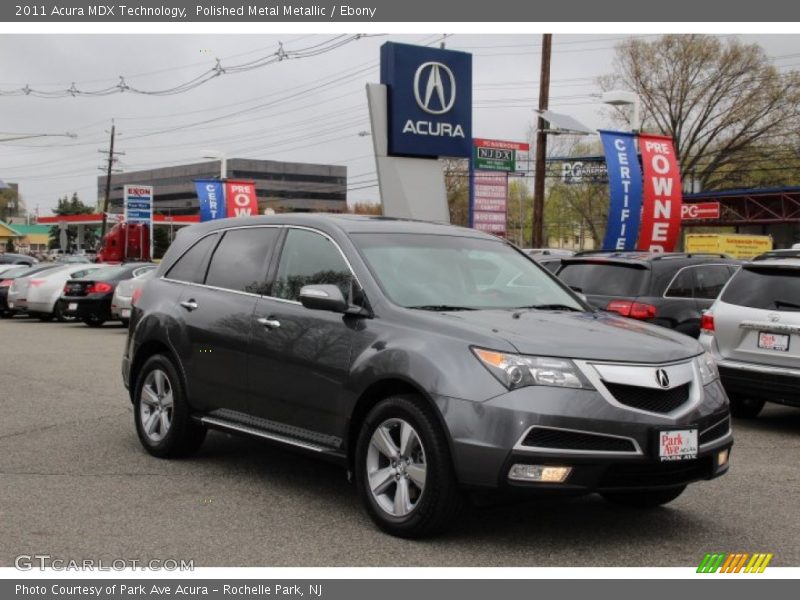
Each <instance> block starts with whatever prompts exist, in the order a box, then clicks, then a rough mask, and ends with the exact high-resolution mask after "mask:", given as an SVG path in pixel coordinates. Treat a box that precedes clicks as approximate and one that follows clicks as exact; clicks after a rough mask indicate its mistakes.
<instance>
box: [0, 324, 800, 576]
mask: <svg viewBox="0 0 800 600" xmlns="http://www.w3.org/2000/svg"><path fill="white" fill-rule="evenodd" d="M125 336H126V330H125V329H123V328H122V327H121V326H119V325H118V324H115V323H107V324H106V325H105V326H103V327H102V328H100V329H90V328H88V327H86V326H85V325H83V324H69V323H40V322H39V321H36V320H32V319H25V318H15V319H11V320H2V321H0V409H2V418H0V566H12V565H13V561H14V557H15V556H17V555H20V554H37V553H38V554H50V555H51V556H53V557H60V558H64V559H76V560H77V559H86V558H92V559H103V560H113V559H129V560H131V559H136V560H151V559H167V558H172V559H193V560H194V564H195V566H266V567H269V566H621V567H624V566H696V565H697V564H698V563H699V562H700V560H701V559H702V558H703V556H704V554H705V553H706V552H710V551H723V552H732V551H745V552H772V553H774V554H775V557H774V558H773V561H772V563H771V564H772V565H774V566H798V565H800V541H799V540H800V502H798V501H800V468H798V459H800V410H794V409H790V408H783V407H777V406H768V407H767V408H766V409H765V411H764V412H763V413H762V415H761V417H759V419H757V420H756V421H751V422H742V421H737V422H735V423H734V434H735V440H736V442H735V446H734V451H733V456H732V467H731V471H730V473H729V474H728V475H727V476H724V477H722V478H720V479H717V480H714V481H711V482H704V483H700V484H696V485H694V486H691V487H690V488H689V490H688V491H687V492H686V493H685V494H684V495H683V496H681V497H680V498H679V499H678V500H676V501H675V502H673V503H672V504H670V505H669V506H668V507H666V508H661V509H657V510H654V511H645V512H637V511H630V510H624V509H620V508H617V507H614V506H611V505H609V504H606V503H605V502H604V501H602V500H601V499H600V498H599V497H596V496H591V497H585V498H577V499H571V500H567V501H555V500H552V499H548V500H537V501H526V502H524V503H514V504H510V505H502V506H496V505H495V506H483V507H475V508H471V509H469V510H468V511H467V512H466V513H465V514H464V516H463V520H462V522H461V523H460V525H459V526H458V527H457V528H456V529H455V530H454V531H452V532H451V533H449V534H447V535H445V536H442V537H439V538H436V539H433V540H425V541H406V540H400V539H395V538H392V537H389V536H387V535H385V534H382V533H380V532H379V531H378V530H377V529H375V528H374V527H373V525H372V523H371V521H369V519H368V518H367V516H366V514H365V513H364V512H363V510H362V508H361V506H360V503H359V501H358V498H357V497H356V493H355V489H354V488H353V487H352V486H351V485H350V484H348V483H347V481H346V478H345V473H344V471H342V470H340V469H338V468H335V467H332V466H330V465H328V464H326V463H324V462H317V461H315V460H312V459H311V458H307V457H305V456H300V455H297V454H293V453H291V452H288V451H286V450H284V449H282V448H277V447H274V446H270V445H266V444H262V443H258V442H254V441H250V440H246V439H241V438H236V437H230V436H228V435H225V434H221V433H211V434H210V435H209V437H208V438H207V441H206V443H205V445H204V446H203V448H202V450H201V451H200V453H199V454H198V455H197V456H195V457H193V458H191V459H188V460H180V461H163V460H158V459H155V458H152V457H150V456H149V455H148V454H146V453H145V452H144V451H143V450H142V449H141V448H140V446H139V442H138V440H137V438H136V434H135V432H134V428H133V417H132V412H131V406H130V402H129V401H128V398H127V393H126V391H125V389H124V387H123V385H122V382H121V378H120V368H119V367H120V357H121V354H122V349H123V345H124V342H125Z"/></svg>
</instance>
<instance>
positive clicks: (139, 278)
mask: <svg viewBox="0 0 800 600" xmlns="http://www.w3.org/2000/svg"><path fill="white" fill-rule="evenodd" d="M155 272H156V266H155V265H153V266H152V267H142V268H141V269H139V270H136V271H134V272H133V277H132V278H131V279H126V280H125V281H120V282H119V284H117V287H116V289H115V290H114V296H113V297H112V299H111V316H112V317H113V318H114V319H119V320H120V321H122V324H123V325H125V326H126V327H127V326H128V322H129V321H130V318H131V298H133V293H134V292H135V291H136V290H137V289H139V288H141V287H143V286H144V284H145V283H147V281H148V280H149V279H150V278H151V277H152V276H153V275H155Z"/></svg>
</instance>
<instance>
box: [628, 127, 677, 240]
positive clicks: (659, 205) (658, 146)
mask: <svg viewBox="0 0 800 600" xmlns="http://www.w3.org/2000/svg"><path fill="white" fill-rule="evenodd" d="M639 147H640V148H641V150H642V167H643V170H644V209H643V210H642V234H641V236H639V246H638V248H639V250H648V251H651V252H672V251H673V250H674V249H675V245H676V243H677V242H678V234H679V233H680V230H681V204H682V194H681V174H680V171H679V169H678V163H677V161H676V160H675V148H674V147H673V145H672V138H670V137H665V136H662V135H651V134H643V135H640V136H639Z"/></svg>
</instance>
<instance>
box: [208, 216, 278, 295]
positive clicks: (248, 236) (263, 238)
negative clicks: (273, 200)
mask: <svg viewBox="0 0 800 600" xmlns="http://www.w3.org/2000/svg"><path fill="white" fill-rule="evenodd" d="M279 232H280V229H278V228H277V227H254V228H247V229H232V230H231V231H228V232H226V233H225V236H224V237H223V238H222V241H221V242H220V243H219V246H217V249H216V250H214V256H212V257H211V264H210V265H209V267H208V275H207V277H206V285H213V286H214V287H219V288H225V289H227V290H235V291H238V292H249V293H251V294H264V293H265V292H266V288H265V285H266V275H267V260H268V257H269V255H270V253H271V252H272V248H273V246H274V245H275V240H276V239H277V238H278V234H279Z"/></svg>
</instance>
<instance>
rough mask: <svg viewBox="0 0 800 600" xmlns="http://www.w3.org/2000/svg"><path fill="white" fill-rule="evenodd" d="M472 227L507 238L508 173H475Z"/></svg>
mask: <svg viewBox="0 0 800 600" xmlns="http://www.w3.org/2000/svg"><path fill="white" fill-rule="evenodd" d="M473 177H474V183H473V186H474V192H473V194H474V197H473V202H474V207H473V208H474V210H473V212H472V226H473V227H474V228H475V229H477V230H479V231H486V232H487V233H493V234H495V235H500V236H503V237H505V235H506V204H507V201H508V173H492V172H490V171H475V173H474V176H473Z"/></svg>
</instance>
